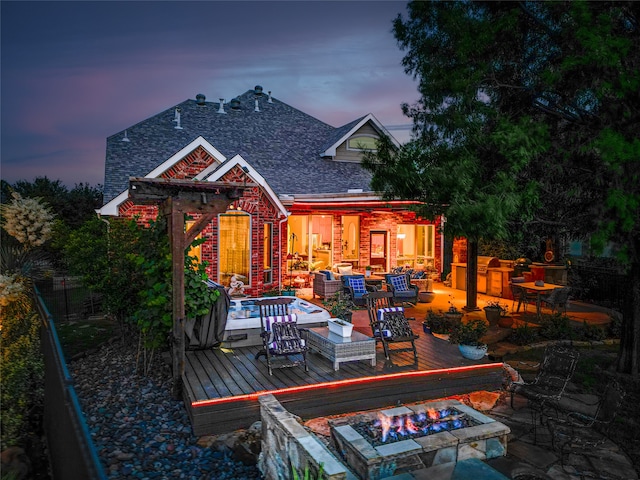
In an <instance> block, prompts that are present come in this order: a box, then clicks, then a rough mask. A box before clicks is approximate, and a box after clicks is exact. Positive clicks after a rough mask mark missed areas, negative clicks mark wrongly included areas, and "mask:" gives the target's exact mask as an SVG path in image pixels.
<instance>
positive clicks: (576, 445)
mask: <svg viewBox="0 0 640 480" xmlns="http://www.w3.org/2000/svg"><path fill="white" fill-rule="evenodd" d="M624 397H625V391H624V389H623V388H622V386H621V385H620V384H619V382H618V381H617V380H616V379H611V380H610V381H609V382H608V383H607V385H606V387H605V388H604V390H603V392H602V394H601V395H600V396H599V399H598V402H597V404H596V405H595V407H594V409H593V413H591V414H587V413H584V412H578V411H568V412H567V411H564V410H562V409H561V408H558V406H557V405H556V406H555V408H552V409H550V410H546V411H545V412H547V413H546V414H547V417H548V418H547V426H548V428H549V430H550V432H551V442H552V446H553V448H554V449H556V450H557V451H558V452H559V453H560V463H561V465H562V468H563V469H564V470H565V471H566V472H567V473H573V474H576V471H575V466H572V467H571V469H570V470H569V469H565V461H566V459H567V458H569V455H582V456H587V457H589V456H599V455H600V454H602V449H601V446H602V445H603V444H604V442H605V441H606V440H607V439H608V438H610V437H611V435H612V434H614V431H613V428H614V426H615V424H614V421H615V419H616V417H617V415H618V412H619V411H620V407H621V405H622V401H623V399H624ZM568 405H571V404H568ZM574 405H575V404H574ZM549 411H550V412H551V414H550V415H549V414H548V412H549ZM588 463H589V462H584V464H585V465H588ZM578 474H580V475H581V476H580V478H584V476H587V474H586V472H578ZM583 474H584V476H582V475H583Z"/></svg>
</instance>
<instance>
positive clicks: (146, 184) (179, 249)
mask: <svg viewBox="0 0 640 480" xmlns="http://www.w3.org/2000/svg"><path fill="white" fill-rule="evenodd" d="M252 186H254V185H249V184H246V183H231V182H206V181H194V180H175V179H164V178H134V177H132V178H130V179H129V198H130V200H131V201H132V202H133V203H135V204H145V205H150V204H151V205H158V207H159V213H160V215H162V216H163V217H165V218H167V226H168V234H169V242H170V245H171V258H172V270H173V271H172V278H173V292H172V300H173V352H172V353H173V354H172V357H173V388H172V393H173V396H174V397H175V398H180V395H181V386H182V375H183V373H184V367H185V332H184V322H185V309H184V252H185V249H186V248H188V247H189V245H191V242H193V240H194V239H195V238H196V237H197V236H198V234H199V233H200V232H201V231H202V230H203V229H204V228H205V227H206V226H207V225H208V224H209V222H211V220H213V218H214V217H215V216H216V215H217V214H219V213H224V212H225V211H227V209H228V208H229V205H230V204H231V203H233V201H235V200H237V199H239V198H240V197H241V196H242V193H243V192H244V190H245V189H246V188H248V187H252ZM187 213H189V214H193V213H199V214H200V215H201V216H200V218H199V219H198V220H197V221H196V222H195V223H194V224H193V226H192V227H191V228H190V229H189V230H186V231H185V214H187Z"/></svg>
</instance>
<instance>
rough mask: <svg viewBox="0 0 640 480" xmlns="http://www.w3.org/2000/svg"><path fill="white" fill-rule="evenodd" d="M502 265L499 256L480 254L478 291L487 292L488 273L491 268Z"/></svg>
mask: <svg viewBox="0 0 640 480" xmlns="http://www.w3.org/2000/svg"><path fill="white" fill-rule="evenodd" d="M497 267H500V260H498V257H484V256H478V292H479V293H487V273H488V272H489V269H490V268H497Z"/></svg>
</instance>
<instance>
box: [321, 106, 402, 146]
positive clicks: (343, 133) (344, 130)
mask: <svg viewBox="0 0 640 480" xmlns="http://www.w3.org/2000/svg"><path fill="white" fill-rule="evenodd" d="M367 122H371V126H372V127H373V128H374V129H375V130H377V132H378V134H379V135H380V136H382V135H387V136H388V137H390V138H391V141H392V142H393V143H394V144H395V146H396V147H398V148H399V147H400V143H398V141H397V140H396V139H395V138H393V135H391V134H390V133H389V132H388V131H387V129H386V128H384V126H383V125H382V124H381V123H380V122H379V121H378V119H377V118H376V117H374V116H373V115H372V114H371V113H370V114H369V115H366V116H364V117H360V118H359V119H357V120H354V121H353V122H350V123H347V124H346V125H343V126H342V127H340V128H336V131H335V132H334V134H333V135H332V136H331V138H330V140H329V141H328V142H327V144H326V148H325V149H324V150H323V152H322V153H321V154H320V156H322V157H335V156H336V149H337V148H338V147H339V146H340V145H342V144H343V143H344V142H346V141H347V140H348V139H349V137H351V136H352V135H353V134H355V133H356V132H357V131H358V129H360V128H361V127H362V126H363V125H364V124H365V123H367Z"/></svg>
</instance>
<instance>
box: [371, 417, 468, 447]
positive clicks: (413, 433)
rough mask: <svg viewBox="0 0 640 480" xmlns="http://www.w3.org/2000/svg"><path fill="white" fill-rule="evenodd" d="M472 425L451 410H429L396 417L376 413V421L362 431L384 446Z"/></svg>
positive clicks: (465, 418) (466, 418)
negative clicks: (405, 439) (404, 439)
mask: <svg viewBox="0 0 640 480" xmlns="http://www.w3.org/2000/svg"><path fill="white" fill-rule="evenodd" d="M472 424H473V422H472V421H471V420H470V419H469V418H468V417H466V416H465V415H464V414H462V413H460V412H459V411H457V410H455V409H453V408H443V409H440V410H436V409H433V408H429V409H428V410H427V411H425V412H420V413H416V414H413V415H401V416H397V417H390V416H387V415H384V414H383V413H381V412H378V418H377V420H375V421H373V422H372V423H371V424H368V425H365V426H364V430H366V433H367V435H368V436H369V438H370V439H372V440H373V441H374V442H376V443H379V444H384V443H388V442H396V441H398V440H402V439H403V438H407V437H408V438H411V437H423V436H425V435H430V434H433V433H437V432H441V431H446V430H456V429H459V428H465V427H467V426H470V425H472Z"/></svg>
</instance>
